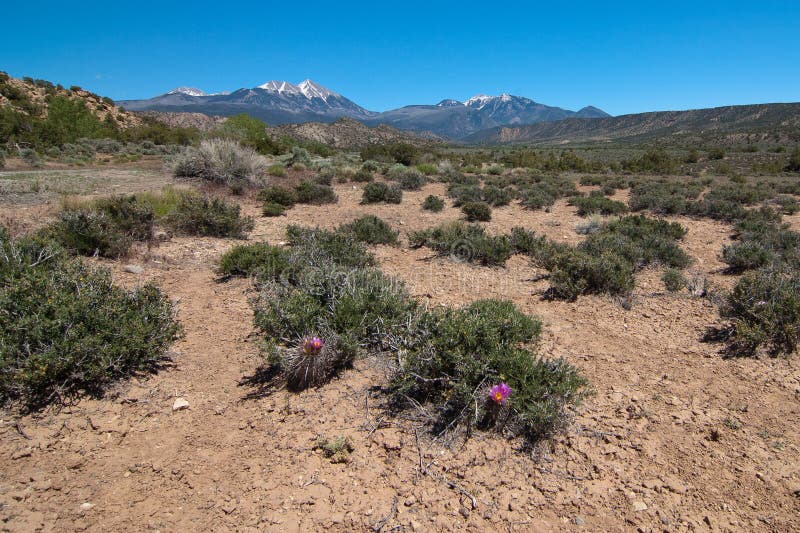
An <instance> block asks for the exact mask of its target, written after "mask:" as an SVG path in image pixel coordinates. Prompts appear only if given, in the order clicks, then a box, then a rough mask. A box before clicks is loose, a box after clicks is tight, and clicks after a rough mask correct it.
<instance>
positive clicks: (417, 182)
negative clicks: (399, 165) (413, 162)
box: [398, 168, 427, 191]
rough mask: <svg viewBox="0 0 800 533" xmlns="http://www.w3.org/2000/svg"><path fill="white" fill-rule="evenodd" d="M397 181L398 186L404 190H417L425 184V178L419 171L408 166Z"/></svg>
mask: <svg viewBox="0 0 800 533" xmlns="http://www.w3.org/2000/svg"><path fill="white" fill-rule="evenodd" d="M398 181H399V182H400V188H401V189H403V190H404V191H418V190H420V189H421V188H422V186H423V185H425V182H426V181H427V180H426V179H425V175H424V174H422V173H421V172H420V171H418V170H417V169H415V168H409V169H408V170H406V171H405V172H404V173H403V175H402V176H400V179H399V180H398Z"/></svg>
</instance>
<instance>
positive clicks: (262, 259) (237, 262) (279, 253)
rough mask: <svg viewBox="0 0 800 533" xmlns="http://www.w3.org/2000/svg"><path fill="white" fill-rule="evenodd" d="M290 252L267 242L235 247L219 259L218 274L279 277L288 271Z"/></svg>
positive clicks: (265, 277)
mask: <svg viewBox="0 0 800 533" xmlns="http://www.w3.org/2000/svg"><path fill="white" fill-rule="evenodd" d="M289 253H290V252H289V251H288V250H287V249H285V248H281V247H279V246H271V245H269V244H267V243H266V242H256V243H252V244H241V245H238V246H234V247H233V248H231V249H230V250H228V251H227V252H225V253H224V254H222V257H220V259H219V266H218V268H217V272H219V273H220V274H222V275H227V276H245V277H247V276H258V277H261V278H264V279H271V278H275V277H279V276H280V275H281V274H283V273H284V272H285V271H287V270H288V261H289V258H288V256H289Z"/></svg>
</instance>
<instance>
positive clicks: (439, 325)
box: [391, 300, 586, 441]
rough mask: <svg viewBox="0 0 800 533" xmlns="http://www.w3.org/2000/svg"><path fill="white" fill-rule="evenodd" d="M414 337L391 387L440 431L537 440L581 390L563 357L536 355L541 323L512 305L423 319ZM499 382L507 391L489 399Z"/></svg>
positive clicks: (480, 304)
mask: <svg viewBox="0 0 800 533" xmlns="http://www.w3.org/2000/svg"><path fill="white" fill-rule="evenodd" d="M416 329H417V330H418V335H419V341H418V342H416V343H413V344H412V346H411V347H410V349H409V350H408V351H407V352H406V353H405V354H404V355H403V356H402V357H401V359H400V365H399V368H398V370H397V372H396V374H395V376H394V378H393V380H392V383H391V391H392V393H393V398H394V401H395V405H396V406H397V407H399V408H403V407H411V406H420V405H421V406H423V407H424V408H425V410H426V411H427V412H431V413H433V414H434V416H435V420H434V421H433V428H432V429H433V430H434V431H435V432H437V433H441V432H443V431H445V430H446V429H448V428H455V427H457V426H459V425H461V426H463V427H466V428H471V427H477V428H480V429H492V430H495V431H498V432H501V433H505V434H508V435H518V436H522V437H524V438H526V439H528V440H529V441H535V440H537V439H540V438H542V437H545V436H548V435H550V434H552V433H553V432H555V431H557V430H558V429H560V428H562V427H563V425H564V422H565V421H566V419H567V418H568V417H567V407H568V406H571V405H574V404H577V403H579V402H580V400H581V399H582V398H583V396H584V394H585V390H584V389H585V386H586V381H585V379H584V378H583V377H581V376H580V374H579V373H578V371H577V370H576V369H575V368H574V367H572V366H571V365H569V364H568V363H566V362H565V361H564V360H561V359H558V360H545V359H542V358H539V357H536V356H535V355H534V354H533V353H531V352H530V351H528V350H527V349H524V348H522V344H523V343H535V342H536V341H537V340H538V338H539V335H540V331H541V323H540V322H539V321H538V320H535V319H532V318H530V317H527V316H525V315H524V314H522V313H521V312H519V311H518V310H517V309H516V308H515V307H514V305H513V304H512V303H510V302H506V301H497V300H481V301H477V302H474V303H472V304H470V305H468V306H466V307H464V308H461V309H446V310H436V311H433V312H430V313H426V314H425V315H424V316H422V317H421V318H420V319H419V321H418V325H417V327H416ZM500 382H504V383H506V384H507V385H508V386H509V387H510V395H509V396H508V397H507V398H506V400H505V401H504V402H503V404H502V405H499V404H497V403H495V402H493V401H492V400H491V398H490V397H489V391H490V389H491V387H492V386H494V385H496V384H498V383H500Z"/></svg>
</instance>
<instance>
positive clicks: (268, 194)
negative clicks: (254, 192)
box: [256, 185, 297, 208]
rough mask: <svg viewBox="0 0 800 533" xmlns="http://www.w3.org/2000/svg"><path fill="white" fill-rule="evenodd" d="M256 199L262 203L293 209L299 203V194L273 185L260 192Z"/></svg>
mask: <svg viewBox="0 0 800 533" xmlns="http://www.w3.org/2000/svg"><path fill="white" fill-rule="evenodd" d="M256 198H257V199H258V200H259V201H260V202H264V203H267V204H280V205H282V206H284V207H286V208H291V207H294V204H296V203H297V192H296V191H294V190H292V189H290V188H288V187H282V186H280V185H273V186H271V187H267V188H266V189H262V190H261V191H259V192H258V196H257V197H256Z"/></svg>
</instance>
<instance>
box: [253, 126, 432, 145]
mask: <svg viewBox="0 0 800 533" xmlns="http://www.w3.org/2000/svg"><path fill="white" fill-rule="evenodd" d="M267 133H269V134H271V135H273V136H283V135H288V136H289V137H293V138H295V139H299V140H302V141H313V142H320V143H323V144H327V145H329V146H333V147H334V148H345V149H349V148H360V147H362V146H367V145H371V144H386V143H393V142H406V143H409V144H413V145H417V146H421V145H426V144H430V143H431V142H442V139H441V138H440V137H437V136H436V135H433V134H431V133H420V134H417V135H415V134H411V133H408V132H404V131H400V130H397V129H395V128H392V127H391V126H386V125H380V126H377V127H375V128H370V127H368V126H365V125H364V124H362V123H361V122H358V121H356V120H353V119H349V118H340V119H339V120H337V121H336V122H333V123H322V122H306V123H304V124H284V125H281V126H276V127H272V128H268V129H267Z"/></svg>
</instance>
